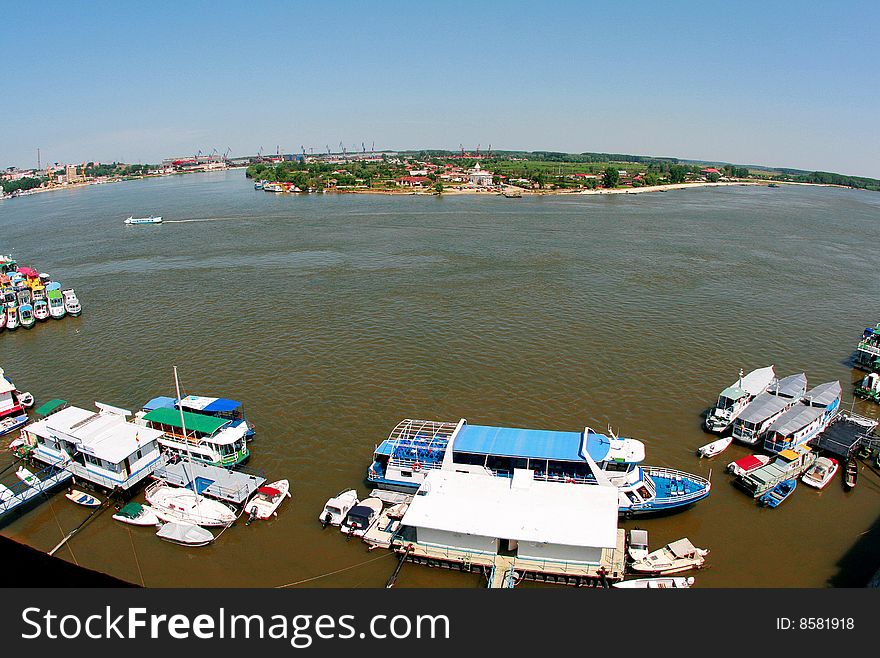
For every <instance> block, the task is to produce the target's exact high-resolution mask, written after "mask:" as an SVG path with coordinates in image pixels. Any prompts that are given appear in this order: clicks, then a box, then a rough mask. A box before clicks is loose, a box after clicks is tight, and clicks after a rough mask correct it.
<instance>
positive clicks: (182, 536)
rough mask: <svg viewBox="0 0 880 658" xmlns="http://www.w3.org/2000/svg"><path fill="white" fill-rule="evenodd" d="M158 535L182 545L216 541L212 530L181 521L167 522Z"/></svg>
mask: <svg viewBox="0 0 880 658" xmlns="http://www.w3.org/2000/svg"><path fill="white" fill-rule="evenodd" d="M156 536H157V537H159V538H160V539H164V540H165V541H170V542H171V543H172V544H180V545H181V546H206V545H208V544H210V543H211V542H212V541H214V535H213V534H212V533H211V531H210V530H206V529H205V528H201V527H199V526H197V525H194V524H192V523H183V522H181V521H172V522H171V523H166V524H165V525H163V526H162V527H161V528H159V531H158V532H157V533H156Z"/></svg>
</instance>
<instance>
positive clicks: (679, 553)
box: [630, 537, 709, 574]
mask: <svg viewBox="0 0 880 658" xmlns="http://www.w3.org/2000/svg"><path fill="white" fill-rule="evenodd" d="M708 554H709V549H706V548H697V547H696V546H694V545H693V544H692V543H691V541H690V539H688V538H687V537H685V538H683V539H679V540H677V541H674V542H671V543H669V544H667V545H666V546H664V547H663V548H661V549H659V550H656V551H654V552H653V553H649V554H648V555H647V556H646V557H645V558H644V559H642V560H639V561H638V562H633V563H632V565H631V566H630V568H631V569H632V570H633V571H638V572H641V573H654V574H671V573H678V572H680V571H689V570H691V569H699V568H701V567H702V566H703V564H704V563H705V561H706V556H707V555H708Z"/></svg>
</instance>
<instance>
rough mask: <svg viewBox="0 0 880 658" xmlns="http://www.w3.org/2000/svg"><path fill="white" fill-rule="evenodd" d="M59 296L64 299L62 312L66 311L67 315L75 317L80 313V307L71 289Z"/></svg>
mask: <svg viewBox="0 0 880 658" xmlns="http://www.w3.org/2000/svg"><path fill="white" fill-rule="evenodd" d="M61 295H62V296H63V297H64V310H65V311H67V314H68V315H72V316H74V317H76V316H77V315H80V314H81V313H82V305H81V304H80V303H79V299H77V297H76V292H75V291H74V290H73V288H70V289H68V290H64V291H63V292H62V293H61Z"/></svg>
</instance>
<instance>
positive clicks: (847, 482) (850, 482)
mask: <svg viewBox="0 0 880 658" xmlns="http://www.w3.org/2000/svg"><path fill="white" fill-rule="evenodd" d="M858 480H859V463H858V462H857V461H856V460H855V459H848V460H847V461H846V472H845V473H844V474H843V484H844V486H845V487H846V488H847V489H854V488H855V486H856V483H857V482H858Z"/></svg>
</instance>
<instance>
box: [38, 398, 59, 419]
mask: <svg viewBox="0 0 880 658" xmlns="http://www.w3.org/2000/svg"><path fill="white" fill-rule="evenodd" d="M66 405H67V400H59V399H58V398H55V399H53V400H49V401H48V402H46V403H44V404H43V405H41V406H40V407H39V408H38V409H36V410H34V413H35V414H37V415H38V416H48V415H49V414H51V413H52V412H53V411H57V410H58V409H59V408H60V407H64V406H66Z"/></svg>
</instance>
